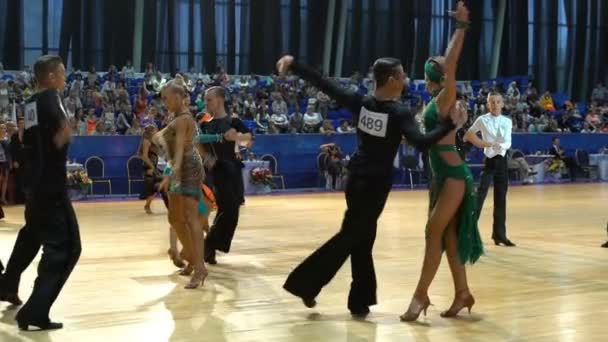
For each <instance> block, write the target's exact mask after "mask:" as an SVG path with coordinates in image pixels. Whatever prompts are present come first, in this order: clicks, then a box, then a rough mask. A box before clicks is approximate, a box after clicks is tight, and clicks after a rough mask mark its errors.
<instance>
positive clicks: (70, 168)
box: [65, 163, 84, 172]
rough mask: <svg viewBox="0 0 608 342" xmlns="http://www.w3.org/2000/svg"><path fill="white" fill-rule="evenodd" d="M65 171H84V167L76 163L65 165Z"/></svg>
mask: <svg viewBox="0 0 608 342" xmlns="http://www.w3.org/2000/svg"><path fill="white" fill-rule="evenodd" d="M65 166H66V169H67V171H70V172H72V171H80V170H84V165H82V164H78V163H66V164H65Z"/></svg>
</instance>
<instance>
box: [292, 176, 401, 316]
mask: <svg viewBox="0 0 608 342" xmlns="http://www.w3.org/2000/svg"><path fill="white" fill-rule="evenodd" d="M391 185H392V184H391V181H390V177H378V176H373V177H372V176H360V175H356V174H352V175H350V176H349V177H348V180H347V182H346V189H345V194H346V205H347V209H346V212H345V214H344V219H343V220H342V227H341V229H340V231H339V232H338V233H337V234H336V235H334V236H333V237H332V238H331V239H330V240H329V241H327V242H326V243H325V244H324V245H323V246H321V247H320V248H319V249H317V250H316V251H315V252H314V253H313V254H311V255H310V256H309V257H308V258H306V259H305V260H304V261H303V262H302V263H301V264H300V265H298V267H296V269H295V270H293V272H291V274H290V275H289V277H288V278H287V281H286V282H285V284H284V285H283V288H285V290H287V291H288V292H290V293H292V294H294V295H296V296H298V297H301V298H304V299H313V298H315V297H316V296H317V295H318V294H319V292H321V289H322V288H323V287H324V286H325V285H327V284H328V283H329V282H330V281H331V279H332V278H333V277H334V276H335V275H336V273H337V272H338V270H339V269H340V268H341V267H342V265H343V264H344V262H345V261H346V258H348V257H349V256H350V261H351V272H352V282H351V287H350V293H349V295H348V308H349V309H350V310H351V311H355V310H359V309H362V308H364V307H368V306H370V305H374V304H376V302H377V300H376V273H375V270H374V260H373V257H372V249H373V247H374V242H375V240H376V228H377V221H378V217H380V214H381V213H382V210H383V209H384V204H385V203H386V198H387V197H388V194H389V192H390V189H391Z"/></svg>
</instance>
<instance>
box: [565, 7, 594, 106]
mask: <svg viewBox="0 0 608 342" xmlns="http://www.w3.org/2000/svg"><path fill="white" fill-rule="evenodd" d="M588 5H589V4H588V0H578V1H577V2H576V6H575V9H576V10H574V8H572V7H570V6H568V7H566V16H567V18H568V24H569V25H572V26H571V27H573V28H574V32H572V39H568V43H569V46H568V48H569V49H570V47H572V60H571V62H570V73H569V77H568V80H569V82H568V85H569V86H568V89H569V90H570V93H571V94H572V97H573V99H575V100H577V99H580V98H583V97H584V94H585V93H586V90H585V89H584V88H585V83H586V82H585V79H584V78H585V77H584V72H585V69H586V68H585V52H586V51H585V39H586V34H587V28H586V23H587V8H588ZM570 45H571V46H570Z"/></svg>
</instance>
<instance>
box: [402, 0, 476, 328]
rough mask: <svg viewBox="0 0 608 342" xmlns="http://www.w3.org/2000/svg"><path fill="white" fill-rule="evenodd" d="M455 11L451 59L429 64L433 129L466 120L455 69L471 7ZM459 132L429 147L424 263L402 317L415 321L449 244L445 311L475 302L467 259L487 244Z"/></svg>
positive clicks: (428, 119) (428, 116)
mask: <svg viewBox="0 0 608 342" xmlns="http://www.w3.org/2000/svg"><path fill="white" fill-rule="evenodd" d="M450 14H451V16H452V17H454V18H455V19H456V21H457V24H456V27H457V29H456V32H455V33H454V35H453V36H452V40H451V42H450V45H449V46H448V48H447V50H446V55H445V58H444V57H435V58H431V59H429V60H428V61H427V63H426V64H425V66H424V71H425V79H426V84H427V89H428V90H429V92H431V93H432V94H433V95H434V97H433V99H432V100H431V101H430V102H429V104H428V105H427V107H426V108H425V111H424V125H425V127H426V129H427V130H430V129H433V128H435V127H436V126H437V124H438V123H439V121H440V120H445V119H447V118H448V116H450V115H451V117H452V120H454V119H455V118H456V117H459V118H460V120H459V121H460V122H459V124H461V125H462V124H464V122H465V121H466V107H465V106H463V104H462V103H460V102H458V103H456V104H455V101H456V79H455V74H456V67H457V64H458V58H459V56H460V51H461V50H462V44H463V41H464V36H465V30H466V28H467V27H468V25H469V23H468V20H469V12H468V10H467V8H466V7H465V6H464V4H463V3H462V2H459V3H458V8H457V9H456V11H455V12H451V13H450ZM463 107H464V108H463ZM455 123H456V122H455ZM456 132H457V129H455V130H453V131H452V132H451V133H449V134H448V135H447V136H446V137H444V138H443V139H442V140H440V141H439V142H438V143H437V144H436V145H434V146H432V147H431V149H430V151H429V159H430V165H431V169H432V185H431V200H430V212H429V220H428V222H427V226H426V248H425V255H424V263H423V265H422V271H421V274H420V279H419V281H418V286H417V287H416V291H415V293H414V296H413V298H412V301H411V303H410V306H409V308H408V310H407V312H405V313H404V314H403V315H402V316H401V320H402V321H415V320H416V319H418V316H419V315H420V312H422V311H424V313H425V315H426V310H427V308H428V306H429V305H430V304H431V303H430V300H429V297H428V289H429V287H430V285H431V282H432V281H433V278H434V277H435V274H436V273H437V269H438V268H439V263H440V262H441V255H442V253H443V250H444V248H445V250H446V254H447V258H448V262H449V264H450V271H451V273H452V278H453V280H454V287H455V298H454V301H453V303H452V306H451V307H450V308H449V310H447V311H444V312H443V313H441V316H442V317H454V316H456V315H457V314H458V312H459V311H460V310H461V309H462V308H464V307H467V308H468V309H469V311H470V310H471V307H472V306H473V304H474V303H475V300H474V299H473V296H472V295H471V292H470V290H469V286H468V284H467V278H466V272H465V268H464V264H465V263H466V262H470V263H474V262H476V261H477V260H478V259H479V257H480V256H481V254H482V253H483V246H482V243H481V238H480V236H479V231H478V229H477V220H476V214H475V210H476V205H475V203H476V194H475V187H474V184H473V176H472V175H471V171H470V169H469V168H468V166H467V165H466V164H465V163H464V162H463V160H462V159H461V158H460V155H459V153H458V150H457V149H456V145H455V144H456Z"/></svg>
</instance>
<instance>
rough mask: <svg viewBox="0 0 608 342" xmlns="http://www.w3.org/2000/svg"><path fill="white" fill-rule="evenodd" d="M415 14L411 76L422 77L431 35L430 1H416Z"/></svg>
mask: <svg viewBox="0 0 608 342" xmlns="http://www.w3.org/2000/svg"><path fill="white" fill-rule="evenodd" d="M414 11H415V16H416V18H418V27H417V30H416V39H415V43H414V65H413V70H412V76H413V78H424V71H423V70H424V63H425V62H426V60H427V59H428V58H429V50H430V42H429V37H430V36H431V15H432V2H431V1H416V2H415V5H414Z"/></svg>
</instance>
